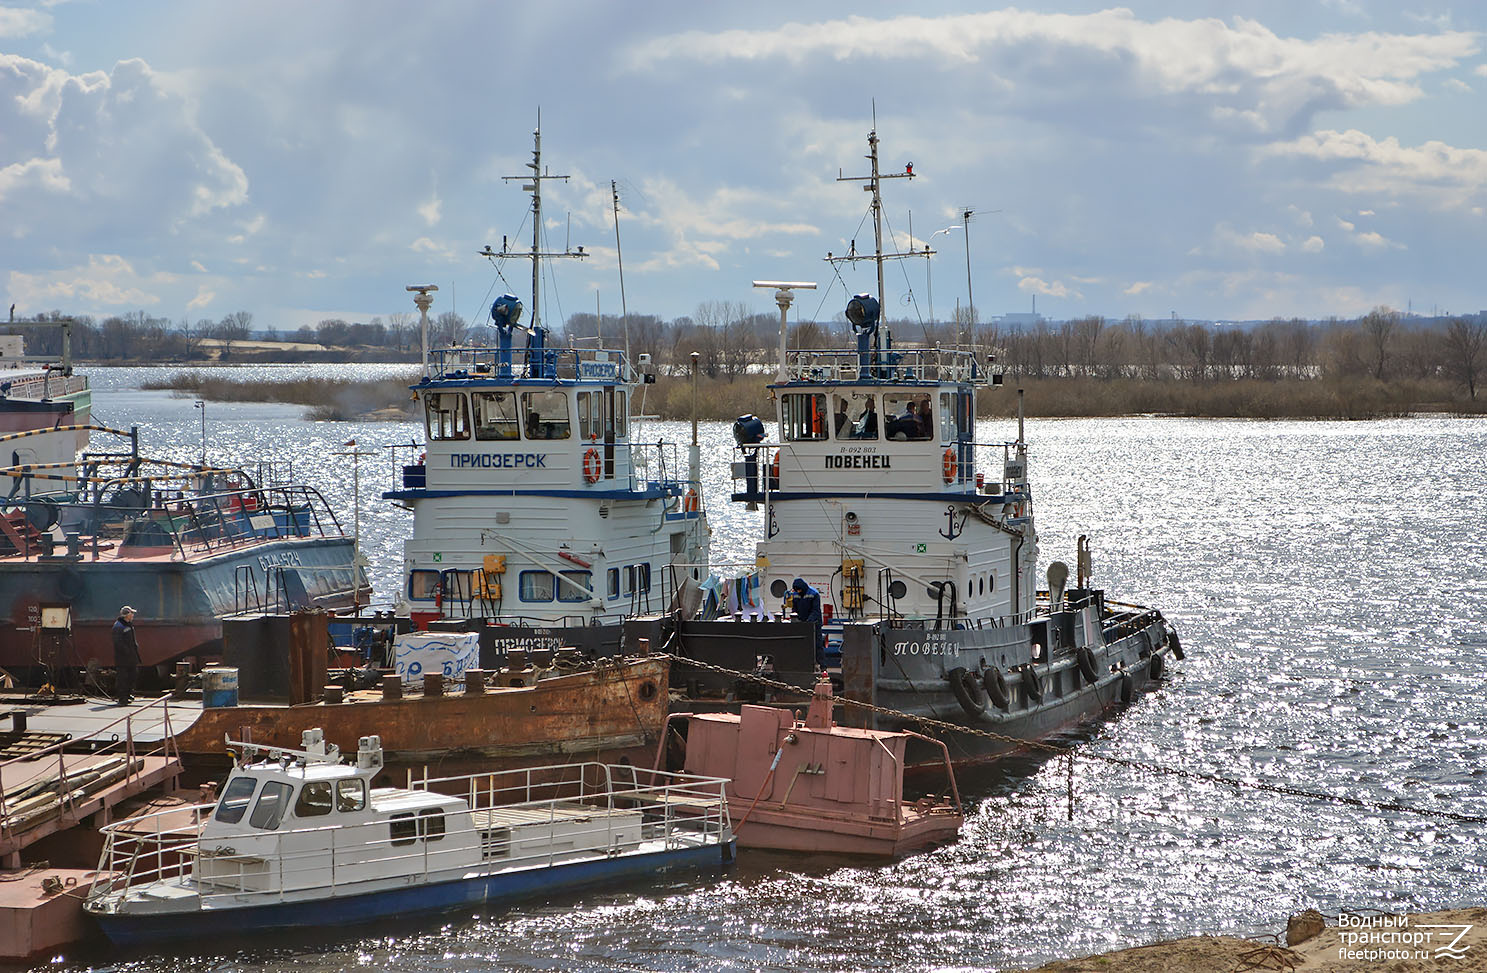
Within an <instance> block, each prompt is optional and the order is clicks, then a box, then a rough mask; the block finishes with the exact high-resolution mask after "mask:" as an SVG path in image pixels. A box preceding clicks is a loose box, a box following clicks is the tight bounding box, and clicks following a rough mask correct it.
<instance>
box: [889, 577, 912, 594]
mask: <svg viewBox="0 0 1487 973" xmlns="http://www.w3.org/2000/svg"><path fill="white" fill-rule="evenodd" d="M908 593H909V586H908V585H906V584H904V583H903V582H902V581H899V580H897V579H894V580H893V581H892V582H891V583H890V584H889V585H888V594H890V595H892V596H893V597H894V598H902V597H903V596H904V595H906V594H908Z"/></svg>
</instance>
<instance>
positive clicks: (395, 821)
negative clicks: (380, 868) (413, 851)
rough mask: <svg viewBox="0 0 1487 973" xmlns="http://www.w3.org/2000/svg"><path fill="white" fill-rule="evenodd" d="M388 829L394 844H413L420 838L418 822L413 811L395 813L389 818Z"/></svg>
mask: <svg viewBox="0 0 1487 973" xmlns="http://www.w3.org/2000/svg"><path fill="white" fill-rule="evenodd" d="M387 829H388V832H389V837H391V838H392V843H393V844H394V845H411V844H413V842H415V841H417V840H418V822H417V821H416V820H414V818H413V812H411V811H409V812H407V813H405V814H394V815H393V816H392V817H391V818H390V819H388V822H387Z"/></svg>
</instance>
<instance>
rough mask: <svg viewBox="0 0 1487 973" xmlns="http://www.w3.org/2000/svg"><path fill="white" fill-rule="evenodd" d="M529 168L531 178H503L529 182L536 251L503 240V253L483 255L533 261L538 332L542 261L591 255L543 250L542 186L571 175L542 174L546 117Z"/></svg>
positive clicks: (525, 187)
mask: <svg viewBox="0 0 1487 973" xmlns="http://www.w3.org/2000/svg"><path fill="white" fill-rule="evenodd" d="M527 168H528V169H531V170H532V174H531V175H530V176H502V177H501V178H502V179H503V180H505V181H506V182H510V181H511V180H513V179H522V180H526V182H524V183H523V184H522V187H521V188H522V191H523V192H529V193H531V194H532V249H531V251H530V252H529V253H517V252H516V251H513V250H509V249H508V248H507V246H506V238H505V237H502V238H501V252H500V253H499V254H497V253H492V252H491V248H490V247H486V248H485V249H484V250H482V251H481V252H480V255H481V256H483V257H496V256H499V257H525V258H527V259H529V260H531V261H532V318H531V321H532V327H533V328H534V329H535V328H537V327H538V326H540V325H541V323H542V320H541V318H540V317H539V316H538V313H537V304H538V300H539V298H538V294H539V292H540V286H541V283H542V261H543V260H544V259H551V258H554V257H577V258H578V259H580V260H582V259H583V258H584V257H587V256H588V254H586V253H584V252H583V247H579V248H578V249H577V250H569V249H567V247H566V244H565V246H564V249H563V250H561V251H553V252H548V253H544V252H543V250H542V183H543V182H544V181H546V180H548V179H557V180H560V181H562V182H567V181H568V177H567V176H555V175H553V174H551V173H547V172H543V171H542V116H541V115H538V116H537V128H536V130H535V131H533V132H532V161H531V162H528V163H527Z"/></svg>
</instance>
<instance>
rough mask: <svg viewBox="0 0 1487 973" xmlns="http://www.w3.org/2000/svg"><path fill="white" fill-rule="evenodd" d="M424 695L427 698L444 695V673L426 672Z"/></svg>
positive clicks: (424, 675)
mask: <svg viewBox="0 0 1487 973" xmlns="http://www.w3.org/2000/svg"><path fill="white" fill-rule="evenodd" d="M423 694H424V695H425V696H443V695H444V673H442V672H426V673H424V674H423Z"/></svg>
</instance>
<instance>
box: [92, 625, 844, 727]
mask: <svg viewBox="0 0 1487 973" xmlns="http://www.w3.org/2000/svg"><path fill="white" fill-rule="evenodd" d="M819 611H820V609H819V608H818V609H817V612H818V613H819ZM113 634H114V698H115V699H117V700H118V701H119V705H120V706H128V705H129V704H130V703H132V702H134V682H135V680H136V679H138V678H139V641H138V640H137V639H136V638H135V636H134V609H133V608H130V607H129V606H128V605H125V606H124V607H123V608H120V609H119V617H118V619H117V620H115V622H114V633H113Z"/></svg>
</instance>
